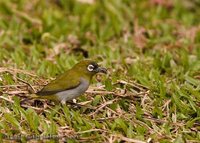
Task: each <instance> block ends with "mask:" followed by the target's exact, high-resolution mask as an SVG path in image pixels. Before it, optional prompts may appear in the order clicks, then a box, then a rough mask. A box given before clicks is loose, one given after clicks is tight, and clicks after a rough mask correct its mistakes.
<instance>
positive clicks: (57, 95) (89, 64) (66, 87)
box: [35, 60, 107, 104]
mask: <svg viewBox="0 0 200 143" xmlns="http://www.w3.org/2000/svg"><path fill="white" fill-rule="evenodd" d="M100 72H101V73H104V74H106V73H107V69H106V68H104V67H101V66H99V65H98V64H97V62H95V61H93V60H82V61H80V62H79V63H77V64H76V65H74V66H73V67H72V68H71V69H69V70H67V71H66V72H64V73H63V74H61V75H59V76H58V77H57V78H56V79H55V80H53V81H51V82H50V83H48V84H47V85H45V86H44V87H43V88H42V89H41V90H40V91H38V92H36V93H35V95H36V98H37V99H50V100H54V101H58V102H61V104H66V102H67V101H70V100H72V99H75V98H77V97H79V96H80V95H82V94H83V93H84V92H85V91H86V90H87V89H88V88H89V85H90V83H91V80H92V77H93V76H94V75H95V74H97V73H100Z"/></svg>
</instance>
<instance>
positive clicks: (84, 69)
mask: <svg viewBox="0 0 200 143" xmlns="http://www.w3.org/2000/svg"><path fill="white" fill-rule="evenodd" d="M73 69H76V71H77V72H79V73H80V74H84V75H85V76H88V77H90V78H91V77H92V76H94V75H95V74H97V73H99V72H101V73H105V74H106V73H107V69H106V68H103V67H100V66H99V65H98V64H97V63H96V62H94V61H92V60H83V61H81V62H79V63H77V64H76V65H75V66H74V67H73Z"/></svg>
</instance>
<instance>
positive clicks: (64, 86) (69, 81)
mask: <svg viewBox="0 0 200 143" xmlns="http://www.w3.org/2000/svg"><path fill="white" fill-rule="evenodd" d="M79 84H80V79H79V78H78V77H77V75H76V74H75V73H73V72H72V71H71V70H69V71H67V72H66V73H64V74H62V75H60V76H59V77H57V78H56V79H55V80H53V81H52V82H50V83H49V84H47V85H46V86H45V87H44V88H43V89H42V90H41V91H39V92H37V93H36V94H37V95H53V94H56V93H58V92H61V91H65V90H69V89H73V88H75V87H77V86H78V85H79Z"/></svg>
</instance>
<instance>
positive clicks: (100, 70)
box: [97, 67, 107, 74]
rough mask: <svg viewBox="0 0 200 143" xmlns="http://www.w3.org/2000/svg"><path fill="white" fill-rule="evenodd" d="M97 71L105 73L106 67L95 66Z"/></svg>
mask: <svg viewBox="0 0 200 143" xmlns="http://www.w3.org/2000/svg"><path fill="white" fill-rule="evenodd" d="M97 72H101V73H105V74H107V69H106V68H103V67H98V68H97Z"/></svg>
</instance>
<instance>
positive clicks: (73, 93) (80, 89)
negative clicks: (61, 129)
mask: <svg viewBox="0 0 200 143" xmlns="http://www.w3.org/2000/svg"><path fill="white" fill-rule="evenodd" d="M88 87H89V81H88V80H85V79H83V78H81V79H80V84H79V86H77V87H76V88H73V89H70V90H66V91H62V92H58V93H56V96H57V97H58V99H59V100H60V101H61V103H62V104H65V102H66V101H69V100H72V99H74V98H77V97H78V96H80V95H81V94H83V93H84V92H85V91H86V90H87V89H88Z"/></svg>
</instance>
